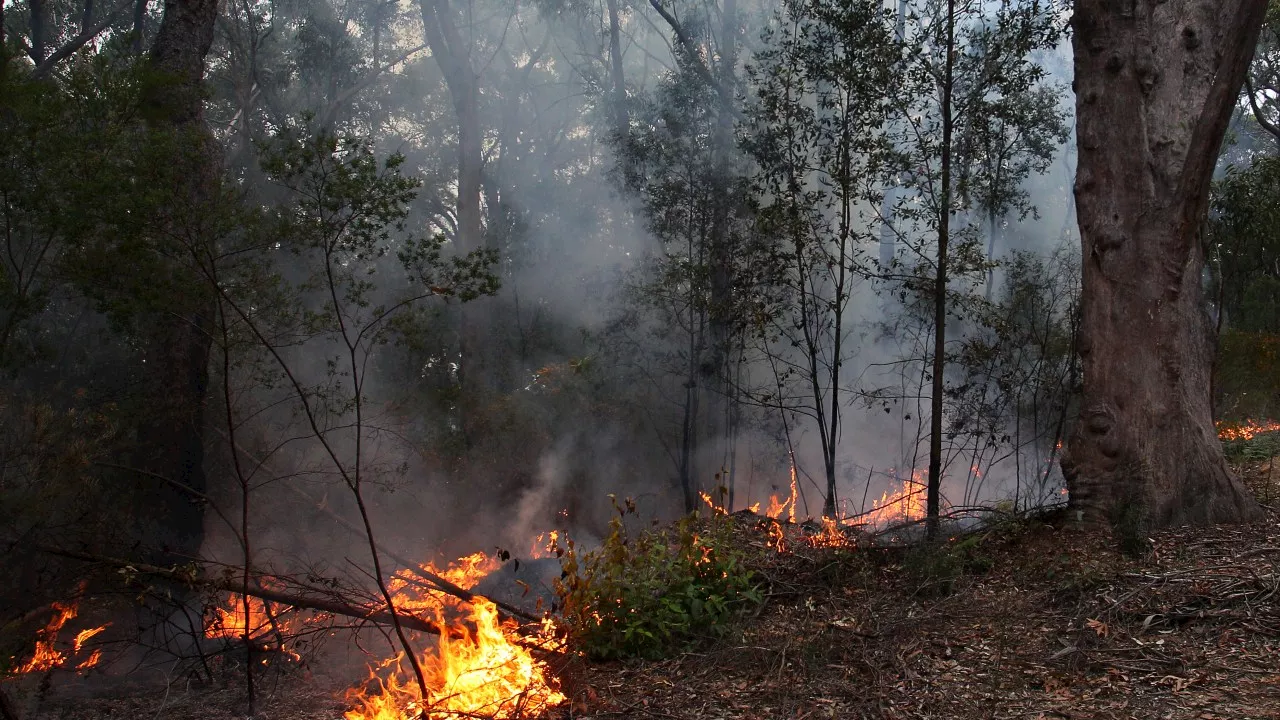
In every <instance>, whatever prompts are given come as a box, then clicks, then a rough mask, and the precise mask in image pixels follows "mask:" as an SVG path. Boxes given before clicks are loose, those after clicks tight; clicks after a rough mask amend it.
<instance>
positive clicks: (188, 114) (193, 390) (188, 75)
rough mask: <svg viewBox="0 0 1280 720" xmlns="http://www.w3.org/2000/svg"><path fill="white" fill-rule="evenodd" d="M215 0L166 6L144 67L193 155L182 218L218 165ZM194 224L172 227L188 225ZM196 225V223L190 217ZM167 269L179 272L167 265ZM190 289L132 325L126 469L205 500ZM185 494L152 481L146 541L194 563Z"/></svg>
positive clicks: (194, 297)
mask: <svg viewBox="0 0 1280 720" xmlns="http://www.w3.org/2000/svg"><path fill="white" fill-rule="evenodd" d="M217 16H218V0H167V1H166V2H165V8H164V20H163V21H162V23H161V25H160V30H159V32H158V34H157V35H156V40H155V44H154V45H153V46H152V48H151V63H152V65H153V66H154V67H155V68H156V69H157V70H160V71H162V72H164V73H166V74H168V75H170V76H171V77H172V78H173V79H174V82H173V83H172V84H165V85H164V86H163V88H162V89H161V90H159V91H158V94H157V96H156V97H153V98H151V99H150V100H151V102H152V104H153V105H154V106H156V107H157V108H158V109H160V112H158V113H157V114H156V115H155V116H154V117H156V118H158V120H157V121H158V122H162V123H168V124H170V125H171V126H172V127H173V129H174V131H175V132H178V133H183V134H189V137H190V140H191V141H192V142H194V143H197V145H198V149H197V150H196V151H195V152H191V153H189V154H183V155H182V156H181V157H179V158H175V161H176V162H182V163H184V164H188V165H190V166H191V167H189V168H187V169H186V170H187V171H186V172H184V174H183V176H184V177H185V178H186V183H185V185H184V186H183V187H179V188H174V189H173V192H174V193H175V196H177V197H178V198H180V200H179V204H178V205H177V207H181V208H183V210H182V211H181V212H183V213H184V214H186V213H195V214H199V213H201V212H202V209H203V208H204V207H206V206H207V204H208V203H209V202H210V201H211V199H212V196H213V189H212V188H213V186H214V185H215V184H216V182H217V172H218V167H219V162H218V149H217V147H216V146H215V145H214V143H213V140H212V138H211V137H209V136H208V134H207V133H206V132H205V128H204V125H203V104H204V97H203V93H202V84H203V81H204V61H205V56H206V55H207V54H208V52H209V47H210V46H211V45H212V44H213V31H214V22H215V20H216V19H217ZM192 220H193V218H190V217H188V218H184V219H182V220H179V219H177V218H175V219H174V221H173V222H175V223H178V222H184V223H185V222H192ZM193 224H195V225H196V226H197V227H198V226H199V224H200V221H199V220H198V219H194V223H193ZM173 271H174V272H187V270H186V269H184V268H181V267H175V268H174V270H173ZM191 288H192V290H191V292H190V294H189V296H188V297H187V298H186V299H185V300H186V301H185V302H182V301H181V299H175V305H174V307H170V308H164V309H162V310H160V309H157V311H156V312H155V313H154V315H153V316H152V317H149V318H145V319H140V321H139V323H140V325H141V326H142V327H143V330H142V336H143V337H142V339H143V341H144V343H145V356H146V361H147V364H146V367H147V370H146V372H147V380H146V383H145V385H144V388H145V390H144V392H145V397H146V402H147V408H146V410H147V414H146V415H144V417H143V419H142V420H141V421H140V422H139V424H138V428H137V433H138V442H137V446H136V448H135V451H134V458H135V459H134V462H133V464H134V465H135V466H136V467H138V468H139V469H141V470H144V471H147V472H149V473H152V474H154V475H156V476H160V477H164V478H168V479H170V480H173V481H175V482H176V483H178V484H180V485H181V486H185V487H187V488H190V489H191V490H193V491H195V493H198V494H203V493H204V492H205V491H206V482H205V474H204V402H205V392H206V389H207V387H208V384H209V355H210V351H211V349H212V338H211V335H210V334H209V322H210V320H211V318H212V317H213V298H212V295H211V294H210V293H209V292H207V291H205V290H204V289H203V285H202V284H201V283H200V281H199V280H198V279H197V278H195V277H193V278H192V282H191ZM192 495H193V494H192V493H188V492H184V491H182V490H179V489H177V488H175V487H174V486H173V485H171V484H158V485H157V486H156V487H155V488H154V489H153V491H152V498H153V505H154V507H151V508H149V509H148V513H147V514H148V515H153V516H154V520H155V523H154V526H153V528H152V530H151V533H149V534H153V537H152V538H148V539H150V540H153V541H156V542H158V543H159V544H160V545H161V550H162V553H163V554H162V557H164V556H167V555H168V554H170V553H172V554H173V555H176V556H193V555H195V554H196V553H197V552H198V551H199V549H200V542H201V539H202V537H203V509H202V508H201V507H200V506H199V505H198V504H196V503H195V502H194V499H193V496H192Z"/></svg>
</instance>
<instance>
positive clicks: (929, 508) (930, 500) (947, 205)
mask: <svg viewBox="0 0 1280 720" xmlns="http://www.w3.org/2000/svg"><path fill="white" fill-rule="evenodd" d="M946 33H947V42H946V50H947V57H946V61H945V69H944V71H943V72H944V74H943V77H942V82H941V90H942V98H941V103H940V114H941V115H942V158H941V165H942V179H941V186H942V197H941V198H940V201H939V203H938V265H937V274H936V275H935V276H934V285H933V292H934V298H933V390H932V393H931V395H930V401H929V411H930V418H929V476H928V483H927V485H926V487H925V519H926V522H925V537H927V538H928V539H930V540H933V539H935V538H936V537H937V535H938V523H939V517H940V515H941V512H942V408H943V403H942V400H943V397H942V393H943V389H944V388H945V383H944V382H943V381H944V379H945V375H946V369H947V353H946V350H947V250H948V247H947V246H948V245H949V244H950V240H951V237H950V234H951V135H952V124H953V120H954V118H952V116H951V92H952V90H954V86H955V73H954V70H955V60H954V58H955V52H954V48H955V45H956V6H955V0H947V28H946Z"/></svg>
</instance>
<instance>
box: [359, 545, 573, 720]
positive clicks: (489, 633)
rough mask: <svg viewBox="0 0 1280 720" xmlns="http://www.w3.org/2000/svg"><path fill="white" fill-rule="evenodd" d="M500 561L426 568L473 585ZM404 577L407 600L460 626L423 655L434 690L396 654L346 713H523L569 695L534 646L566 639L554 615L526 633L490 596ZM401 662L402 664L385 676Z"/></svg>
mask: <svg viewBox="0 0 1280 720" xmlns="http://www.w3.org/2000/svg"><path fill="white" fill-rule="evenodd" d="M554 540H555V537H554V536H552V542H554ZM497 566H498V563H497V561H496V560H495V559H493V558H489V557H488V556H486V555H485V554H483V553H477V554H475V555H470V556H468V557H465V558H462V559H461V560H459V561H457V562H454V563H452V564H450V565H449V567H447V568H445V569H443V570H440V569H437V568H436V567H435V566H433V565H430V564H428V565H424V566H423V569H424V570H427V571H428V572H431V573H433V574H435V575H439V576H441V577H443V578H445V579H447V580H449V581H450V582H452V583H454V584H456V585H459V586H461V587H464V588H470V587H472V586H474V585H475V583H476V582H477V581H479V580H480V579H481V578H483V577H484V576H485V575H486V574H488V573H489V572H491V571H492V570H494V569H496V568H497ZM396 580H397V581H398V582H397V581H393V583H392V589H393V591H394V592H395V597H396V602H397V605H398V606H399V607H401V608H402V609H403V610H406V611H417V612H421V611H423V610H427V611H430V612H431V613H432V614H434V615H435V617H436V619H437V622H439V623H440V624H441V625H447V626H449V627H450V629H451V630H452V631H453V632H450V633H445V634H442V635H441V636H440V637H439V639H438V640H437V642H436V647H435V648H434V651H429V652H424V653H423V655H422V657H420V658H419V664H420V665H421V667H422V669H423V673H424V675H425V676H426V679H427V683H428V686H429V689H430V695H429V697H427V698H426V699H425V701H424V700H423V698H422V696H421V692H420V690H419V688H418V685H417V683H416V682H414V680H413V678H412V675H411V674H410V673H407V672H404V669H405V668H403V667H401V666H402V665H403V663H401V662H399V660H401V659H402V658H395V659H392V660H390V661H388V662H384V663H382V665H381V666H379V667H375V668H372V669H371V671H370V672H371V675H372V677H373V678H374V680H375V683H376V685H377V689H376V691H375V692H371V693H370V692H365V691H364V690H362V689H360V688H356V689H352V690H351V691H349V692H348V693H347V699H348V701H349V702H350V703H351V704H352V705H354V706H355V707H354V709H352V710H350V711H348V712H347V713H346V714H345V715H344V717H345V718H346V720H411V719H416V718H419V717H426V718H431V719H432V720H461V718H472V717H486V718H515V717H527V716H531V715H537V714H538V713H539V712H541V711H543V710H545V709H547V708H550V707H552V706H555V705H558V704H560V703H562V702H564V700H565V696H564V695H563V694H562V693H561V692H560V691H559V689H558V688H557V687H556V686H555V684H554V681H553V680H551V679H549V678H548V677H547V675H546V667H545V665H544V664H543V663H542V662H540V661H538V660H536V659H535V658H534V657H533V655H532V653H531V652H530V649H529V646H530V644H538V645H544V646H546V645H558V643H559V641H558V640H557V639H556V638H555V637H554V633H553V628H552V626H551V624H550V621H544V622H543V624H542V626H541V627H540V628H539V629H538V630H537V631H536V632H534V633H533V637H532V638H528V637H523V636H522V635H521V634H520V628H519V626H518V625H517V624H516V623H515V621H512V620H508V621H505V622H504V621H502V620H501V619H500V617H499V615H498V609H497V608H496V607H495V606H494V605H493V604H492V603H490V602H488V601H485V600H478V601H477V602H475V603H472V604H471V605H470V606H462V605H460V604H459V603H458V602H456V601H455V600H454V599H453V598H450V597H445V596H442V595H441V594H440V593H434V592H423V591H422V588H421V587H420V586H419V585H414V584H412V583H409V582H406V581H405V580H404V578H403V577H400V576H397V578H396ZM460 613H463V614H465V619H466V622H463V621H453V622H449V621H448V619H447V618H448V617H450V616H452V617H457V615H458V614H460ZM471 626H474V630H472V629H471ZM393 665H394V666H396V669H395V670H394V671H393V672H392V674H391V675H390V676H389V677H388V678H387V679H385V680H384V679H382V674H383V673H384V671H385V670H386V669H387V668H388V667H391V666H393Z"/></svg>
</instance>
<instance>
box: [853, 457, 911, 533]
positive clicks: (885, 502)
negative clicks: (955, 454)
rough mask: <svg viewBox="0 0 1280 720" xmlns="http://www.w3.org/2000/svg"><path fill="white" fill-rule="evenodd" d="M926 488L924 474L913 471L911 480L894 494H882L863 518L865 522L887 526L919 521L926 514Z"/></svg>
mask: <svg viewBox="0 0 1280 720" xmlns="http://www.w3.org/2000/svg"><path fill="white" fill-rule="evenodd" d="M924 486H925V480H924V477H923V473H922V472H921V471H920V470H915V471H913V472H912V473H911V479H910V480H904V481H902V483H901V484H900V486H899V487H898V489H897V490H894V491H893V492H892V493H890V492H888V491H886V492H884V493H882V494H881V495H880V499H879V500H876V501H875V502H874V503H872V505H871V510H870V511H869V512H867V513H865V514H864V515H863V516H862V519H863V522H866V523H867V524H870V525H886V524H889V523H895V522H909V521H912V520H919V519H920V518H922V517H924V514H925V497H924Z"/></svg>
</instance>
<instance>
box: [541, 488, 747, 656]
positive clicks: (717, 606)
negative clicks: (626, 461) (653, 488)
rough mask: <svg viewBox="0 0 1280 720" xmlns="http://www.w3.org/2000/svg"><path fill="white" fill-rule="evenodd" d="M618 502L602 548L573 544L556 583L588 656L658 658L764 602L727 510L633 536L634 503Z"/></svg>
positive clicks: (573, 629) (572, 628) (568, 623)
mask: <svg viewBox="0 0 1280 720" xmlns="http://www.w3.org/2000/svg"><path fill="white" fill-rule="evenodd" d="M614 509H615V511H616V514H615V515H614V517H613V520H612V521H611V522H610V533H609V536H608V537H607V538H605V541H604V544H603V545H602V546H601V547H600V548H599V549H598V550H594V551H591V552H588V553H585V554H579V551H578V549H577V547H576V546H575V545H574V544H573V543H572V542H570V543H569V544H568V546H567V549H566V550H565V551H564V554H563V557H562V565H563V568H564V574H563V577H562V578H561V579H560V580H559V581H557V583H556V593H557V594H558V595H559V597H560V603H561V606H562V613H563V617H564V620H563V622H564V623H565V625H566V626H567V627H568V630H569V632H570V634H571V635H572V636H573V638H574V639H575V640H576V641H577V643H578V644H579V646H580V647H581V648H582V650H583V651H584V652H586V653H587V655H588V656H590V657H593V658H599V659H614V658H624V657H645V658H656V657H661V656H664V655H666V654H668V653H671V652H673V651H677V650H680V649H683V648H686V647H689V646H691V645H693V644H695V643H697V642H699V641H701V640H704V639H707V638H709V637H714V636H717V635H720V634H723V633H724V632H725V630H726V629H727V628H728V626H729V622H730V621H731V620H732V619H733V618H734V617H735V616H737V615H738V614H739V613H741V612H742V611H745V610H747V609H749V608H751V607H752V606H755V605H757V604H759V603H760V602H761V599H762V598H761V595H760V592H759V590H758V589H757V587H756V582H755V577H754V575H753V574H752V572H751V570H749V569H748V568H746V567H745V566H744V564H743V559H744V555H743V552H742V551H741V550H739V549H737V548H735V547H734V539H733V535H732V520H730V519H729V518H728V517H727V516H724V515H714V516H712V517H711V518H709V519H706V520H703V519H700V518H699V517H698V514H697V513H694V514H691V515H687V516H685V517H683V518H681V519H680V520H679V521H678V522H676V523H675V524H673V525H671V526H669V527H663V528H653V529H648V530H644V531H641V532H639V533H636V534H635V535H631V534H629V533H628V532H627V530H626V528H625V527H624V518H625V517H626V516H627V515H628V514H631V513H634V512H635V505H634V504H633V503H632V502H631V501H629V500H628V501H626V502H625V503H624V504H623V505H622V506H619V505H618V503H617V501H616V499H615V500H614Z"/></svg>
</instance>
